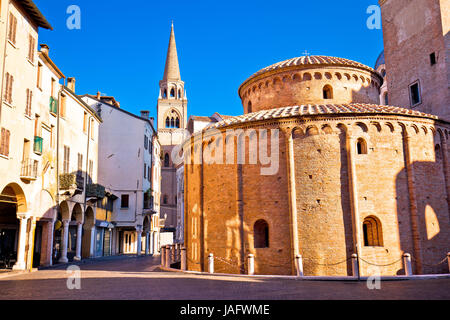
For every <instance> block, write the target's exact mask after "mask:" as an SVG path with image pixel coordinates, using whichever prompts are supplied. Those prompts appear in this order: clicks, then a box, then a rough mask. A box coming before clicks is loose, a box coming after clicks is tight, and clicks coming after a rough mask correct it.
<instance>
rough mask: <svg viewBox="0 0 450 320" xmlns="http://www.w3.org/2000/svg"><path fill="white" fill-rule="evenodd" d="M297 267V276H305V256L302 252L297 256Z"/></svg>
mask: <svg viewBox="0 0 450 320" xmlns="http://www.w3.org/2000/svg"><path fill="white" fill-rule="evenodd" d="M295 268H296V270H297V277H303V258H302V255H301V254H297V255H296V256H295Z"/></svg>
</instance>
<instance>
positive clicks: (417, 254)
mask: <svg viewBox="0 0 450 320" xmlns="http://www.w3.org/2000/svg"><path fill="white" fill-rule="evenodd" d="M403 146H404V150H405V164H406V172H407V178H408V193H409V210H410V215H411V233H412V240H413V248H414V255H413V256H414V258H415V261H416V264H415V265H416V272H415V273H416V274H422V270H423V269H422V249H421V245H420V235H419V217H418V213H417V200H416V199H417V197H416V187H415V179H414V166H413V160H412V156H411V138H410V136H409V133H408V130H407V128H406V127H405V126H404V127H403Z"/></svg>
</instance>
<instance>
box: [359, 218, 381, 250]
mask: <svg viewBox="0 0 450 320" xmlns="http://www.w3.org/2000/svg"><path fill="white" fill-rule="evenodd" d="M363 233H364V246H365V247H382V246H383V232H382V229H381V222H380V221H379V220H378V219H377V218H375V217H367V218H366V219H364V223H363Z"/></svg>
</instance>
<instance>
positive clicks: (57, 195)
mask: <svg viewBox="0 0 450 320" xmlns="http://www.w3.org/2000/svg"><path fill="white" fill-rule="evenodd" d="M63 79H64V85H63V86H61V87H60V89H59V92H58V105H57V107H56V195H55V198H56V219H58V212H60V210H61V209H60V206H59V201H60V199H59V124H60V121H59V118H60V115H59V109H60V106H61V95H62V91H63V89H64V86H65V85H66V78H65V77H64V78H63ZM51 232H55V230H54V227H53V230H51ZM54 240H55V239H54V237H53V241H54ZM53 245H54V244H52V252H51V255H52V261H53Z"/></svg>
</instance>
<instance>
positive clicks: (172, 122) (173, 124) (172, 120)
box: [170, 118, 175, 128]
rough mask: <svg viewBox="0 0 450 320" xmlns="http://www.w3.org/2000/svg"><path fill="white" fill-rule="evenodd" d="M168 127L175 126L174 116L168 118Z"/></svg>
mask: <svg viewBox="0 0 450 320" xmlns="http://www.w3.org/2000/svg"><path fill="white" fill-rule="evenodd" d="M170 127H171V128H175V119H174V118H171V119H170Z"/></svg>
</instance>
